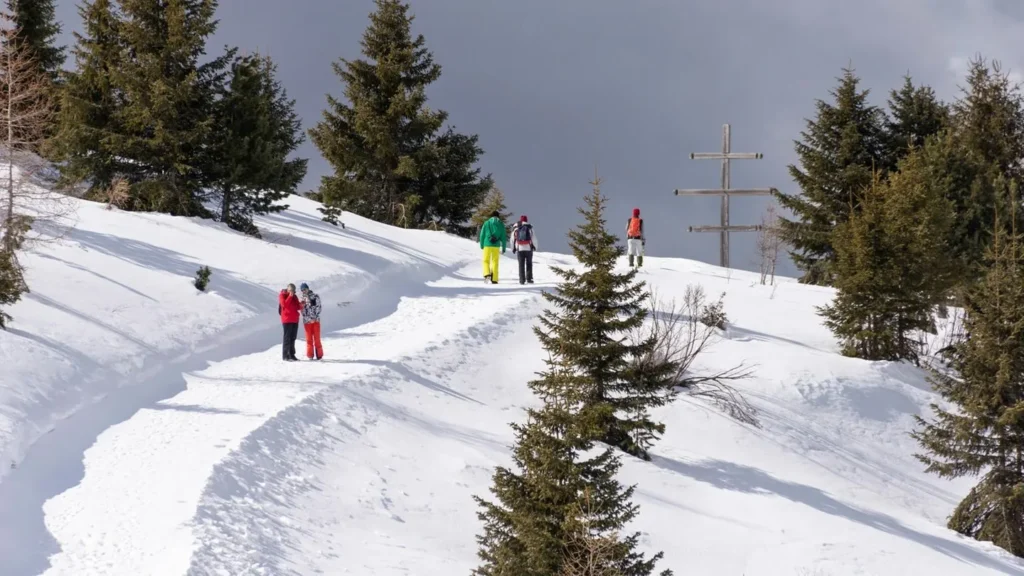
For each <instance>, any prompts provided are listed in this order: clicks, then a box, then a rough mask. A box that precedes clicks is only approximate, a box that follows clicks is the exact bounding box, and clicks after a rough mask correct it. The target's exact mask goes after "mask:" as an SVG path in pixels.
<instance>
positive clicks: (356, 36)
mask: <svg viewBox="0 0 1024 576" xmlns="http://www.w3.org/2000/svg"><path fill="white" fill-rule="evenodd" d="M76 3H77V0H58V18H59V19H60V20H61V22H62V23H63V25H64V33H63V36H62V40H63V42H64V43H65V44H70V43H72V42H73V38H72V37H71V35H70V34H71V32H72V31H75V30H79V29H80V27H81V22H80V19H79V17H78V14H77V11H76V8H75V6H76ZM409 3H410V5H411V6H412V12H413V13H414V15H415V17H416V19H415V21H414V22H413V31H414V33H418V34H423V35H424V36H425V37H426V42H427V46H428V48H430V50H431V51H432V52H433V54H434V57H435V59H436V61H437V62H438V63H439V64H441V66H442V70H443V71H442V76H441V78H440V80H438V81H437V82H436V83H435V84H433V85H432V86H431V87H430V88H429V90H428V96H429V98H430V102H429V104H430V106H431V107H433V108H440V109H443V110H446V111H447V112H448V113H449V115H450V116H449V123H450V124H451V125H453V126H454V127H455V128H456V129H457V130H459V131H460V132H463V133H468V134H477V135H479V137H480V145H481V147H482V148H483V149H484V151H485V153H484V155H483V156H482V158H481V160H480V167H481V168H482V169H483V171H484V172H485V173H491V174H493V176H494V178H495V179H496V182H497V184H498V186H499V187H500V188H501V189H502V190H503V191H504V192H505V193H506V195H507V197H508V205H509V208H510V209H511V210H512V211H513V212H514V213H515V215H517V216H518V215H520V214H526V215H528V217H529V219H530V221H531V222H532V223H533V224H534V226H535V229H536V231H537V237H538V241H539V242H540V244H541V245H540V246H539V248H540V249H541V250H542V251H543V250H551V251H556V252H566V251H567V250H568V246H567V244H566V240H565V232H566V231H567V230H568V229H569V228H570V227H572V226H574V225H576V224H577V223H578V222H579V221H580V216H579V214H578V212H577V207H578V206H580V205H581V204H582V199H583V197H584V196H585V195H587V194H588V193H589V192H590V189H591V186H590V184H589V183H588V182H589V181H590V180H592V179H593V177H594V174H595V170H596V172H597V173H598V174H599V175H600V176H601V178H602V179H603V181H604V182H603V184H602V192H603V193H604V194H605V195H606V196H607V197H608V199H609V213H608V226H609V229H610V230H611V231H613V232H616V233H623V232H624V229H625V225H626V220H627V219H628V217H629V216H630V212H631V210H632V208H634V207H636V208H640V210H641V215H642V216H643V218H644V224H645V229H646V232H647V241H648V244H647V248H646V251H647V254H648V255H649V256H668V257H684V258H693V259H697V260H701V261H705V262H709V263H712V264H717V263H718V258H719V256H718V255H719V249H718V244H719V236H718V234H715V233H689V232H687V227H688V226H695V225H701V224H711V225H715V224H718V221H719V204H720V201H719V199H718V198H716V197H700V198H693V197H686V198H684V197H676V196H674V195H673V193H672V191H673V190H674V189H676V188H717V187H718V186H719V179H720V163H719V162H716V161H711V160H690V159H689V154H690V153H691V152H716V151H719V150H720V149H721V139H722V136H721V131H722V125H723V124H726V123H728V124H731V131H732V150H733V151H734V152H761V153H763V154H764V158H763V159H761V160H737V161H733V162H732V175H731V180H732V181H731V185H732V187H734V188H765V187H774V188H777V189H779V190H781V191H783V192H786V193H794V192H797V190H796V189H795V187H794V184H793V182H792V179H791V178H790V176H789V172H788V169H787V165H789V164H792V163H794V162H795V161H796V157H795V154H794V152H793V140H794V139H797V138H799V134H800V131H801V130H802V129H803V128H804V126H805V122H806V118H809V117H811V116H812V115H813V113H814V103H815V100H816V99H827V98H828V97H829V96H828V92H829V90H830V89H831V88H832V87H834V86H835V84H836V78H837V77H838V76H839V75H840V74H841V71H842V68H843V67H845V66H849V65H852V66H853V68H854V69H855V70H856V72H857V74H858V75H859V76H860V77H861V78H862V81H863V84H862V86H863V87H865V88H869V89H870V90H871V96H870V99H871V100H872V103H874V104H877V105H884V104H885V101H886V99H887V97H888V92H889V90H891V89H893V88H896V87H898V86H899V85H900V84H901V83H902V77H903V76H904V75H905V74H907V73H908V72H909V73H910V74H911V75H912V76H913V77H914V79H915V81H916V82H923V83H926V84H929V85H931V86H932V87H933V88H935V90H936V91H937V93H938V94H939V96H940V97H941V98H942V99H944V100H947V101H948V100H952V99H954V98H956V97H957V95H958V94H959V89H958V86H959V85H960V83H961V82H962V79H963V72H964V70H965V68H966V64H967V62H968V61H969V59H970V58H972V57H975V56H977V55H983V56H984V57H986V58H989V59H996V60H999V61H1000V62H1001V63H1002V64H1003V68H1004V70H1007V71H1009V72H1010V73H1011V74H1012V75H1013V76H1014V77H1017V76H1018V73H1019V72H1021V71H1024V52H1022V51H1021V50H1020V46H1021V41H1020V38H1024V3H1022V2H1020V1H1019V0H898V1H892V0H859V1H858V2H849V1H847V0H772V1H771V2H764V1H763V0H715V1H714V2H712V1H686V0H632V1H628V2H627V1H623V0H554V1H553V0H515V1H511V0H410V2H409ZM372 10H373V2H372V0H341V1H338V0H288V1H282V0H221V2H220V8H219V11H218V18H219V20H220V25H219V28H218V31H217V33H216V34H215V36H214V37H213V38H212V39H211V41H210V43H209V47H210V50H211V51H213V52H217V51H219V50H221V47H223V46H224V45H232V46H238V47H240V48H242V49H243V50H251V51H260V52H262V53H266V54H269V55H270V56H272V57H273V58H274V60H275V61H276V62H277V64H278V68H279V69H278V72H279V76H280V79H281V81H282V83H283V84H284V86H285V87H286V89H287V90H288V92H289V96H290V97H292V98H294V99H295V100H296V109H297V112H298V113H299V115H300V116H301V117H302V119H303V121H304V123H305V126H306V127H307V128H309V127H312V126H313V125H315V124H316V122H317V121H319V119H320V117H321V113H322V111H323V109H324V107H325V103H326V99H325V97H326V94H328V93H330V94H334V95H336V96H341V94H342V90H343V85H342V84H341V82H340V80H339V79H338V78H337V77H336V76H335V75H334V74H333V72H332V70H331V63H332V62H334V61H336V60H338V59H339V58H348V59H353V58H358V57H359V56H360V55H359V40H360V36H361V34H362V31H363V29H364V28H365V27H366V24H367V22H368V18H367V16H368V14H369V13H370V12H371V11H372ZM69 65H71V63H69ZM298 153H299V155H300V156H302V157H306V158H309V160H310V161H309V174H308V175H307V177H306V180H305V181H304V182H303V185H302V188H301V191H306V190H313V189H315V188H316V187H317V186H318V183H319V181H320V177H321V176H323V175H324V174H327V173H330V166H329V165H328V164H327V163H326V162H325V161H324V160H323V159H322V158H321V157H320V155H319V153H318V151H317V150H316V148H315V147H314V146H313V145H312V144H311V143H310V142H309V141H308V139H307V141H306V142H305V144H304V145H303V146H302V147H301V148H300V150H299V152H298ZM769 201H770V200H768V199H765V198H757V197H744V198H734V199H733V200H732V209H731V216H730V218H731V223H732V224H756V223H758V222H760V219H761V215H762V213H763V211H764V209H765V207H766V205H767V202H769ZM755 237H756V234H755V233H752V232H741V233H734V234H732V235H731V244H732V246H731V264H732V267H733V268H738V269H747V270H756V269H757V268H758V264H759V258H758V257H757V254H756V249H755ZM779 273H780V274H782V275H795V274H796V271H795V269H794V268H793V267H792V265H791V264H790V263H789V262H788V261H785V262H780V269H779Z"/></svg>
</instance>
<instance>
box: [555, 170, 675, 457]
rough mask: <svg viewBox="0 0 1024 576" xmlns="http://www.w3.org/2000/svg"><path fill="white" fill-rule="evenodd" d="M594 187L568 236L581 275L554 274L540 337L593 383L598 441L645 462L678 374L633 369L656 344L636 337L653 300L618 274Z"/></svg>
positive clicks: (616, 253)
mask: <svg viewBox="0 0 1024 576" xmlns="http://www.w3.org/2000/svg"><path fill="white" fill-rule="evenodd" d="M592 184H593V185H594V191H593V193H592V194H591V195H590V196H588V197H587V198H586V199H585V200H586V208H581V209H580V213H581V214H582V215H583V217H584V222H583V223H581V224H580V225H579V226H578V227H577V228H576V229H574V230H571V231H570V232H569V246H570V248H571V249H572V253H573V255H575V257H576V259H577V260H578V261H579V262H580V264H581V265H582V267H583V269H582V271H578V270H575V269H569V268H557V267H552V268H551V269H552V271H554V273H555V274H556V275H557V276H558V277H559V278H560V279H561V281H560V282H559V284H558V287H557V288H556V289H555V290H554V291H553V292H544V293H543V297H544V299H545V300H547V301H548V303H550V304H551V308H550V309H548V310H545V311H544V313H543V314H542V315H541V318H540V323H541V328H540V329H538V330H537V336H538V337H539V338H540V341H541V343H542V344H543V345H544V347H545V348H546V349H548V350H554V349H557V350H559V354H560V355H561V356H562V357H563V358H564V359H565V361H566V362H567V363H569V364H571V365H572V366H573V367H574V368H575V369H577V370H579V371H580V372H581V373H583V374H585V375H586V377H587V378H588V379H589V380H590V382H591V383H592V385H591V387H590V389H589V392H588V394H589V396H587V398H586V402H587V403H588V404H589V405H591V406H594V407H595V410H594V411H593V413H594V414H600V415H601V420H600V421H599V422H597V423H596V424H595V426H596V427H597V429H599V430H600V431H601V432H600V434H599V435H598V437H597V438H596V439H597V440H600V441H601V442H604V443H606V444H608V445H610V446H615V447H618V448H620V449H622V450H623V451H625V452H627V453H629V454H632V455H634V456H638V457H641V458H645V459H647V458H648V456H647V448H648V447H649V446H650V444H651V443H652V442H653V441H654V439H656V438H657V437H658V435H660V434H661V433H663V432H664V429H665V426H664V424H661V423H658V422H654V421H653V420H651V418H650V414H649V411H650V409H651V408H655V407H658V406H662V405H664V404H666V403H668V402H670V401H671V400H672V397H673V391H672V389H671V385H670V384H668V382H667V380H668V374H669V373H670V372H671V370H672V368H673V367H672V366H664V365H658V366H653V365H652V366H647V365H645V364H643V363H636V362H634V360H635V359H637V358H645V357H648V356H650V354H649V352H650V351H651V350H652V349H653V347H654V346H655V345H656V342H655V338H653V337H652V338H647V339H645V340H641V341H637V340H636V339H634V338H632V335H634V334H636V333H637V329H638V328H640V327H641V326H643V324H644V321H645V320H646V318H647V310H646V307H645V303H646V302H647V298H648V293H647V291H646V290H645V287H644V284H643V283H641V282H637V281H636V274H637V271H636V269H629V270H628V271H626V272H622V273H619V272H616V271H615V267H616V263H617V261H618V260H619V258H621V257H622V255H623V252H624V251H623V248H622V247H621V246H618V245H617V244H616V242H617V240H618V238H617V236H615V235H613V234H609V233H608V231H607V229H606V227H605V224H606V221H605V216H604V211H605V205H606V202H607V200H606V198H605V197H604V196H603V195H602V194H601V190H600V180H595V181H594V182H592ZM596 407H604V409H601V410H598V409H596Z"/></svg>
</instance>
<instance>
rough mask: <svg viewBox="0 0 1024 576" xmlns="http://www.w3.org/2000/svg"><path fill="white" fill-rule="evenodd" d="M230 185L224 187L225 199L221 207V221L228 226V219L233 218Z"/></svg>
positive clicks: (222, 200)
mask: <svg viewBox="0 0 1024 576" xmlns="http://www.w3.org/2000/svg"><path fill="white" fill-rule="evenodd" d="M233 192H234V191H233V190H232V189H231V185H230V184H225V185H224V197H223V198H222V199H221V205H220V221H221V222H223V223H225V224H228V218H230V217H231V194H233Z"/></svg>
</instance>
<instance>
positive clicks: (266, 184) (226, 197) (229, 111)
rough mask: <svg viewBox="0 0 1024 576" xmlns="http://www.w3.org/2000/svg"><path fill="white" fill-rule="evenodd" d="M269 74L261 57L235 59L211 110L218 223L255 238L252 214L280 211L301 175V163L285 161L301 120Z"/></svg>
mask: <svg viewBox="0 0 1024 576" xmlns="http://www.w3.org/2000/svg"><path fill="white" fill-rule="evenodd" d="M275 73H276V67H275V65H274V63H273V62H272V61H271V60H270V59H269V58H267V57H263V56H259V55H250V56H245V57H242V58H238V59H236V60H235V62H233V63H232V65H231V75H230V81H229V82H228V84H227V86H226V93H225V94H224V96H223V97H222V98H221V99H220V100H219V101H218V102H217V104H216V107H215V118H216V124H215V128H214V134H213V141H214V143H215V146H214V147H213V151H212V152H211V154H212V155H213V156H215V157H216V159H217V162H215V163H214V170H216V174H217V175H216V184H217V188H218V189H219V191H220V220H221V221H222V222H225V223H227V225H228V226H230V227H231V228H233V229H235V230H238V231H240V232H244V233H246V234H251V235H254V236H257V237H258V236H259V230H258V229H257V228H256V225H255V224H254V223H253V219H252V218H253V215H257V214H267V213H270V212H278V211H280V210H283V209H284V208H286V207H287V206H285V205H280V204H275V202H277V201H279V200H281V199H283V198H286V197H287V196H288V195H289V194H293V193H294V192H295V189H296V188H297V187H298V185H299V183H300V182H301V181H302V179H303V178H304V177H305V175H306V163H307V161H306V160H305V159H291V160H289V158H288V156H289V155H290V154H291V153H292V152H294V151H295V149H296V148H298V146H299V144H301V143H302V132H301V121H300V120H299V117H298V115H297V114H296V113H295V102H294V100H290V99H288V96H287V94H286V92H285V90H284V88H283V87H282V86H281V84H280V83H279V82H278V81H277V79H276V78H275Z"/></svg>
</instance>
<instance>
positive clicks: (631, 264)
mask: <svg viewBox="0 0 1024 576" xmlns="http://www.w3.org/2000/svg"><path fill="white" fill-rule="evenodd" d="M629 267H630V268H632V267H633V255H632V254H630V255H629Z"/></svg>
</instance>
